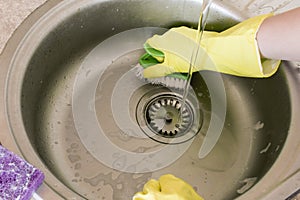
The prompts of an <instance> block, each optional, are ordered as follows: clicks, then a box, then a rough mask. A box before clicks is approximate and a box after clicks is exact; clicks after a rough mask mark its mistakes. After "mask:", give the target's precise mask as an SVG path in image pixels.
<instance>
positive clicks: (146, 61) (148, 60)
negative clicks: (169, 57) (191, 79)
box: [135, 43, 188, 90]
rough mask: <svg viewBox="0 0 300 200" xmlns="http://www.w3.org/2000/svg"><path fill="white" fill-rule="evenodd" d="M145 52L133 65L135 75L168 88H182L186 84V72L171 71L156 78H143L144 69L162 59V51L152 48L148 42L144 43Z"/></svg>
mask: <svg viewBox="0 0 300 200" xmlns="http://www.w3.org/2000/svg"><path fill="white" fill-rule="evenodd" d="M144 49H145V50H146V53H145V54H144V55H143V56H141V58H140V60H139V63H138V64H137V65H136V66H135V70H136V76H137V77H138V78H139V79H140V80H143V81H145V82H148V83H151V84H153V85H162V86H165V87H168V88H172V89H177V90H183V89H184V88H185V86H186V84H187V80H188V74H187V73H172V74H169V75H167V76H163V77H158V78H145V77H144V75H143V72H144V69H146V68H147V67H151V66H153V65H156V64H158V63H160V62H162V61H163V60H164V53H163V52H161V51H159V50H156V49H154V48H152V47H151V46H150V45H149V44H147V43H146V44H145V45H144Z"/></svg>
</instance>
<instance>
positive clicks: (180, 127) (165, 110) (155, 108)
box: [145, 95, 193, 137]
mask: <svg viewBox="0 0 300 200" xmlns="http://www.w3.org/2000/svg"><path fill="white" fill-rule="evenodd" d="M181 109H182V110H181ZM145 112H146V113H145V116H146V121H147V124H148V126H149V128H150V129H152V130H153V131H154V132H156V133H158V134H160V135H161V136H163V137H178V136H180V135H183V134H184V133H185V132H186V131H187V130H188V129H190V126H191V124H192V121H193V112H192V109H191V108H190V106H189V105H188V104H187V105H186V106H182V104H181V100H180V99H179V98H178V97H176V96H172V95H168V96H166V95H163V96H158V97H157V98H156V99H154V100H153V101H151V102H150V103H149V105H148V106H147V108H146V109H145Z"/></svg>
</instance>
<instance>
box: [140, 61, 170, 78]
mask: <svg viewBox="0 0 300 200" xmlns="http://www.w3.org/2000/svg"><path fill="white" fill-rule="evenodd" d="M175 72H176V71H175V70H174V68H173V67H171V66H168V65H165V64H163V63H162V64H157V65H153V66H150V67H147V68H146V69H144V77H145V78H159V77H163V76H167V75H169V74H172V73H175Z"/></svg>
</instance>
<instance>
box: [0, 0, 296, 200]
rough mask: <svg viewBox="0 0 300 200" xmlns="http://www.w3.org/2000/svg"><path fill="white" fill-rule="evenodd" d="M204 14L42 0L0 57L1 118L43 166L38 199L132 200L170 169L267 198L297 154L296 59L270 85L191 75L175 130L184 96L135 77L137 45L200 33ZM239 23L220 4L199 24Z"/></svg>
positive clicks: (169, 6) (18, 145) (141, 4)
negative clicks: (176, 30) (167, 35)
mask: <svg viewBox="0 0 300 200" xmlns="http://www.w3.org/2000/svg"><path fill="white" fill-rule="evenodd" d="M200 7H201V4H200V2H197V1H192V0H188V1H174V0H166V1H159V0H154V1H121V0H98V1H83V0H76V1H75V0H66V1H49V2H47V3H46V4H45V5H44V6H42V7H41V8H39V9H38V10H37V11H36V12H35V13H34V14H32V15H31V16H30V17H29V18H28V19H27V20H26V21H25V22H24V23H23V24H22V26H21V27H20V28H19V29H18V31H17V32H16V33H15V34H14V36H13V37H12V38H11V40H10V42H9V44H8V46H7V47H6V49H5V51H4V53H3V54H2V55H1V62H2V63H3V66H4V67H3V69H1V70H3V73H2V74H3V75H2V76H4V78H3V80H4V79H6V84H4V83H1V84H2V85H1V90H3V91H4V93H5V98H3V99H1V101H2V102H3V103H2V104H3V105H1V106H2V108H1V110H3V113H1V115H3V116H1V117H2V118H3V121H4V122H2V123H4V124H5V125H6V126H7V130H6V132H7V133H6V134H7V135H9V136H10V137H11V138H12V140H13V141H14V142H12V143H11V144H12V146H14V148H15V149H16V150H17V151H19V153H20V154H21V155H22V156H23V157H24V158H26V159H27V160H28V161H29V162H30V163H32V164H34V165H35V166H37V167H39V168H40V169H42V170H43V171H44V173H45V175H46V179H45V183H44V185H43V186H42V188H41V189H40V191H39V193H40V195H41V196H42V197H43V198H44V199H47V198H49V199H114V200H118V199H130V198H131V197H132V196H133V194H134V193H136V192H137V191H140V190H142V187H143V185H144V184H145V183H146V182H147V181H148V180H149V179H150V178H158V177H159V176H161V175H163V174H167V173H171V174H174V175H176V176H178V177H180V178H182V179H184V180H185V181H187V182H188V183H190V184H191V185H192V186H193V187H194V188H195V190H196V191H197V192H198V193H199V194H201V195H202V196H203V197H204V199H209V200H232V199H238V200H247V199H249V200H250V199H251V200H252V199H263V198H264V196H265V195H267V194H268V193H269V192H270V191H272V190H273V189H274V188H276V187H277V186H278V185H280V183H281V182H282V181H283V180H284V179H286V177H287V176H289V175H290V174H289V173H291V171H292V170H293V166H294V161H295V158H296V157H297V155H299V154H298V153H300V147H299V143H300V137H299V136H297V132H299V130H300V127H299V123H297V122H296V120H299V119H300V116H299V113H300V112H299V111H300V107H299V102H300V101H299V94H298V92H297V91H298V90H299V88H298V85H299V80H298V78H299V77H298V76H299V75H297V73H296V72H297V71H295V70H297V66H296V65H295V64H294V63H290V62H282V65H281V67H280V70H279V71H278V72H277V73H276V74H275V75H274V76H273V77H271V78H268V79H252V78H242V77H234V76H230V75H224V74H219V73H216V72H208V71H206V72H201V73H195V74H194V76H193V79H192V83H191V88H190V94H189V96H188V98H187V102H186V105H184V107H183V108H184V111H185V113H184V115H183V116H184V117H185V118H184V119H183V120H182V121H180V123H177V121H176V119H175V117H174V116H175V115H176V114H178V112H179V111H178V110H179V109H178V105H179V106H180V105H181V103H182V91H180V90H179V91H178V90H175V89H170V88H165V87H163V86H159V85H151V84H148V83H146V82H144V81H142V80H139V79H137V78H136V77H135V71H134V66H135V65H136V63H137V62H138V58H139V57H140V56H141V55H142V54H143V49H142V44H143V42H144V40H145V39H147V37H150V36H151V35H153V34H156V33H163V32H164V31H166V30H167V29H168V28H170V27H173V26H181V25H185V26H191V27H196V26H197V21H198V17H199V10H200ZM150 11H151V12H150ZM243 19H245V17H244V16H243V15H242V14H241V13H239V12H237V11H236V10H234V9H233V8H231V7H230V6H229V5H226V4H225V3H220V2H218V1H216V2H215V3H214V4H213V5H212V7H211V12H210V16H209V20H208V26H207V29H209V30H215V31H221V30H224V29H226V28H228V27H230V26H233V25H234V24H236V23H238V22H239V21H241V20H243ZM164 112H166V113H167V114H168V116H169V115H170V116H171V117H168V118H163V119H161V118H160V117H161V116H162V114H161V113H164ZM203 147H206V149H203ZM11 148H13V147H11Z"/></svg>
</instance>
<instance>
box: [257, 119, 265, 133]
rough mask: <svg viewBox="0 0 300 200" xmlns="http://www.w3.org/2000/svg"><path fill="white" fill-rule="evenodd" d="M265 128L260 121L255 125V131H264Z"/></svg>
mask: <svg viewBox="0 0 300 200" xmlns="http://www.w3.org/2000/svg"><path fill="white" fill-rule="evenodd" d="M264 126H265V124H264V123H263V122H262V121H258V122H257V123H256V124H255V125H254V130H256V131H258V130H261V129H263V128H264Z"/></svg>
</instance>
